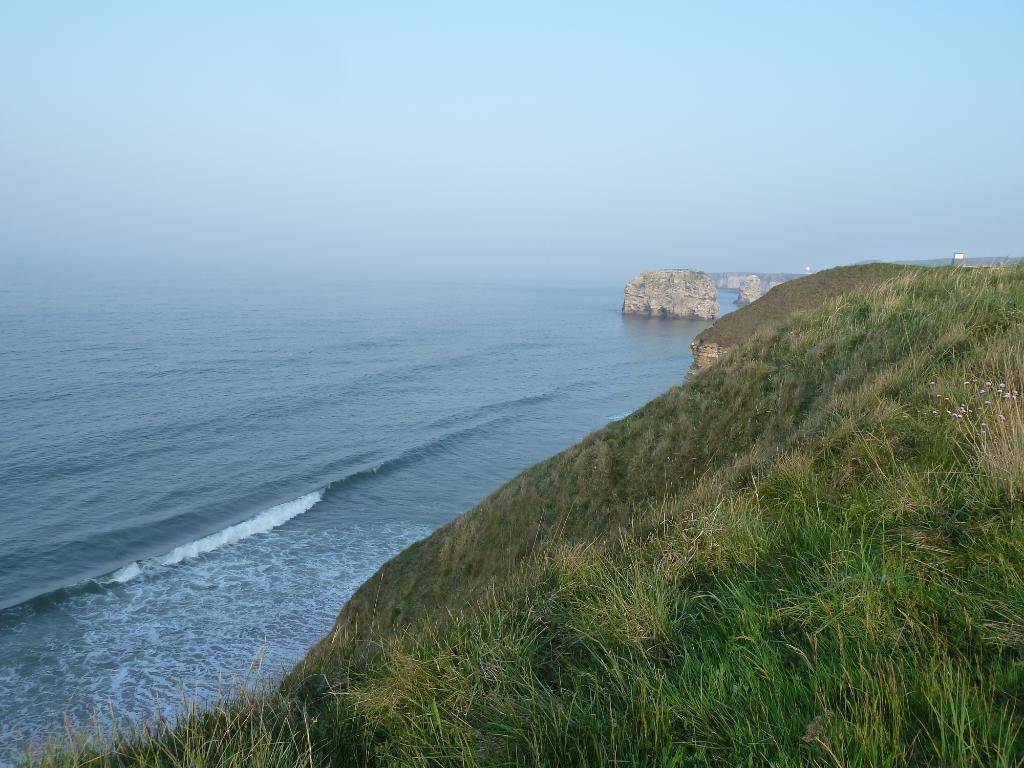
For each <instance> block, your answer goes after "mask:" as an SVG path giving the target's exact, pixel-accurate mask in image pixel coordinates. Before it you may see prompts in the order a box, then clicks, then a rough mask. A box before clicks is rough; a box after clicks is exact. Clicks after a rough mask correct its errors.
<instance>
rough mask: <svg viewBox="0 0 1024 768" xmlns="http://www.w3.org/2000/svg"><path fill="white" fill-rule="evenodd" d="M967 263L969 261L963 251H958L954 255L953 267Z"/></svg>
mask: <svg viewBox="0 0 1024 768" xmlns="http://www.w3.org/2000/svg"><path fill="white" fill-rule="evenodd" d="M965 261H967V257H966V256H964V252H963V251H957V252H956V253H954V254H953V266H956V265H957V264H963V263H964V262H965Z"/></svg>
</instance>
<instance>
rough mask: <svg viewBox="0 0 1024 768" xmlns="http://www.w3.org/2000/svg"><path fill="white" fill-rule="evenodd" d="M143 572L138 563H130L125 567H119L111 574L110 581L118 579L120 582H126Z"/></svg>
mask: <svg viewBox="0 0 1024 768" xmlns="http://www.w3.org/2000/svg"><path fill="white" fill-rule="evenodd" d="M140 573H142V568H141V567H140V566H139V564H138V563H130V564H128V565H126V566H125V567H124V568H118V569H117V570H116V571H114V572H113V573H112V574H110V581H116V582H117V583H118V584H124V583H125V582H126V581H131V580H132V579H134V578H135V577H136V576H138V575H139V574H140Z"/></svg>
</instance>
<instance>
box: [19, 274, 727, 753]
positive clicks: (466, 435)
mask: <svg viewBox="0 0 1024 768" xmlns="http://www.w3.org/2000/svg"><path fill="white" fill-rule="evenodd" d="M625 277H628V276H625ZM623 282H624V281H623ZM720 298H721V302H722V307H723V311H726V310H728V309H729V308H731V305H732V304H731V303H732V300H733V298H734V296H733V295H732V294H726V293H723V294H721V296H720ZM621 302H622V284H621V283H619V284H612V283H608V284H600V283H595V284H587V285H573V284H564V283H559V284H551V283H548V284H542V283H536V284H534V283H528V282H481V283H469V282H462V283H447V282H401V281H395V280H377V281H371V280H366V281H346V280H343V279H336V280H331V279H316V280H314V279H284V280H263V281H260V280H257V279H252V280H237V279H233V280H209V281H193V282H189V281H185V280H178V281H174V280H165V281H161V280H158V279H139V280H134V281H132V280H103V279H92V280H77V279H76V280H72V279H62V277H61V276H60V275H53V276H49V277H48V278H47V279H41V278H39V277H38V276H36V277H34V278H24V279H23V280H22V281H20V282H19V281H17V280H15V281H8V282H6V284H3V285H0V763H3V762H4V761H5V760H6V761H10V760H12V759H14V758H15V757H16V756H17V755H18V754H20V753H21V750H23V749H24V748H25V747H26V745H28V744H30V743H36V744H38V743H40V742H44V741H45V740H46V739H48V738H51V737H53V736H54V735H59V734H60V733H61V731H62V729H63V728H64V727H65V726H72V727H90V726H91V727H96V726H99V727H104V726H106V727H109V726H110V725H111V723H112V722H113V721H115V720H122V721H134V722H140V721H145V720H146V719H149V718H152V717H154V716H156V715H157V714H163V715H165V716H173V715H174V713H175V712H176V711H180V707H181V706H182V703H183V702H184V701H200V702H203V701H207V702H208V701H210V700H211V699H214V698H216V697H218V696H222V695H224V694H225V693H227V692H229V691H230V690H232V689H233V687H234V686H236V685H238V684H239V683H244V684H254V681H264V682H266V681H272V680H273V679H274V677H275V676H277V675H280V674H281V673H283V672H284V671H286V670H287V669H288V668H289V667H290V666H291V665H293V664H294V663H295V662H296V661H297V660H299V659H300V658H301V657H302V656H303V654H304V653H305V652H306V650H307V649H308V648H309V647H310V645H312V644H313V643H315V642H316V641H317V640H318V639H319V638H320V637H322V636H323V635H324V634H325V633H326V632H327V631H328V630H329V628H330V627H331V625H332V623H333V621H334V618H335V616H336V615H337V612H338V610H339V608H340V607H341V606H342V604H343V603H344V602H345V600H346V598H347V597H348V596H349V595H351V594H352V592H353V591H354V590H355V588H356V587H357V586H358V585H359V584H360V583H362V582H363V581H364V580H365V579H366V578H368V577H369V576H370V575H372V573H373V572H374V571H375V570H376V569H377V568H378V567H379V566H380V565H381V564H382V563H383V562H385V561H386V560H387V559H388V558H390V557H392V556H393V555H395V554H396V553H398V552H399V551H400V550H402V549H403V548H404V547H406V546H408V545H409V544H411V543H412V542H414V541H416V540H417V539H420V538H422V537H424V536H426V535H427V534H429V533H430V532H431V531H433V530H434V529H436V528H437V527H438V526H440V525H441V524H443V523H444V522H446V521H448V520H450V519H452V518H453V517H455V516H456V515H459V514H460V513H462V512H463V511H465V510H467V509H469V508H470V507H472V506H473V505H474V504H476V503H477V502H479V501H480V500H481V499H483V498H484V497H485V496H487V495H488V494H489V493H491V492H492V491H494V490H495V489H497V488H498V487H499V486H500V485H501V484H502V483H504V482H506V481H507V480H509V479H511V478H512V477H513V476H515V475H516V474H517V473H518V472H520V471H521V470H523V469H525V468H526V467H528V466H530V465H531V464H533V463H535V462H537V461H538V460H540V459H543V458H545V457H547V456H550V455H552V454H554V453H557V452H558V451H561V450H563V449H565V448H567V447H568V446H570V445H571V444H573V443H574V442H576V441H579V440H580V439H581V438H582V437H584V436H585V435H586V434H587V433H589V432H591V431H592V430H595V429H599V428H600V427H602V426H604V425H606V424H608V423H609V422H611V421H615V420H617V419H621V418H623V417H625V416H626V415H628V414H629V413H631V412H632V411H633V410H635V409H637V408H639V407H640V406H641V405H643V404H644V403H645V402H647V401H648V400H650V399H651V398H653V397H655V396H656V395H658V394H659V393H661V392H663V391H664V390H666V389H667V388H669V387H671V386H672V385H674V384H679V383H680V382H681V381H682V378H683V376H684V374H685V372H686V370H687V368H688V366H689V364H690V361H691V356H690V349H689V342H690V341H691V340H692V339H693V337H694V336H695V335H696V334H697V333H698V332H700V331H701V330H702V329H703V328H705V327H707V325H708V323H706V322H689V321H679V320H659V319H649V318H639V317H625V316H623V315H622V314H621V313H620V307H621ZM255 684H259V683H258V682H257V683H255Z"/></svg>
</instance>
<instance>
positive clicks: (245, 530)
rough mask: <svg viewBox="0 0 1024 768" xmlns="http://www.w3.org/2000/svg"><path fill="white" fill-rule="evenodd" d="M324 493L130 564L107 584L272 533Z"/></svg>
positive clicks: (117, 571)
mask: <svg viewBox="0 0 1024 768" xmlns="http://www.w3.org/2000/svg"><path fill="white" fill-rule="evenodd" d="M324 490H325V489H324V488H321V489H320V490H318V491H313V492H312V493H307V494H306V495H305V496H300V497H299V498H297V499H293V500H292V501H286V502H285V503H284V504H278V505H277V506H274V507H270V508H269V509H265V510H263V511H262V512H260V513H259V514H258V515H256V516H255V517H251V518H249V519H248V520H243V521H242V522H240V523H235V524H234V525H229V526H228V527H227V528H224V529H222V530H220V531H217V532H216V533H211V534H210V535H209V536H203V537H202V538H201V539H196V540H195V541H190V542H188V543H187V544H182V545H180V546H177V547H175V548H174V549H172V550H171V551H170V552H168V553H166V554H164V555H160V556H158V557H155V558H153V559H152V560H147V561H136V562H134V563H129V564H128V565H126V566H124V567H123V568H119V569H118V570H116V571H114V572H113V573H112V574H110V576H109V578H108V581H109V582H116V583H118V584H124V583H125V582H128V581H131V580H132V579H135V578H138V577H139V576H141V575H142V573H143V572H144V570H145V566H146V565H148V564H154V565H175V564H176V563H180V562H182V561H183V560H191V559H192V558H194V557H199V556H200V555H204V554H206V553H207V552H212V551H214V550H215V549H220V548H221V547H224V546H227V545H229V544H235V543H236V542H239V541H242V540H243V539H248V538H249V537H250V536H255V535H257V534H260V533H266V532H267V531H272V530H273V529H274V528H277V527H279V526H282V525H284V524H285V523H287V522H288V521H289V520H291V519H292V518H295V517H298V516H299V515H301V514H302V513H304V512H308V511H309V510H310V509H312V508H313V507H314V505H316V504H317V503H318V502H319V501H320V500H321V499H322V498H323V497H324Z"/></svg>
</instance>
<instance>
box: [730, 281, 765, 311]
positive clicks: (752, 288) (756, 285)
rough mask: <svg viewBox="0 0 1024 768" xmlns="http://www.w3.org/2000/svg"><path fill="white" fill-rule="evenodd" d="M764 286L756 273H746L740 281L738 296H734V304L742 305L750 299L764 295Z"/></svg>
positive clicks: (756, 298) (755, 299)
mask: <svg viewBox="0 0 1024 768" xmlns="http://www.w3.org/2000/svg"><path fill="white" fill-rule="evenodd" d="M764 292H765V287H764V283H762V282H761V278H760V277H758V276H757V275H747V276H746V277H745V278H743V280H742V281H741V282H740V287H739V296H737V297H736V306H737V307H743V306H746V305H747V304H749V303H750V302H752V301H757V300H758V299H759V298H761V296H763V295H764Z"/></svg>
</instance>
